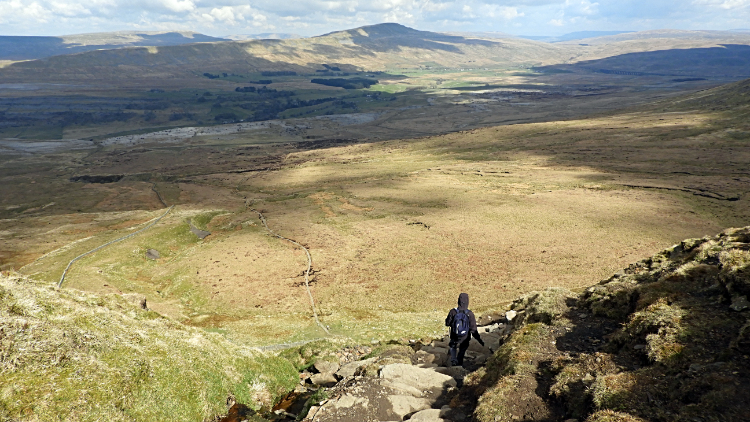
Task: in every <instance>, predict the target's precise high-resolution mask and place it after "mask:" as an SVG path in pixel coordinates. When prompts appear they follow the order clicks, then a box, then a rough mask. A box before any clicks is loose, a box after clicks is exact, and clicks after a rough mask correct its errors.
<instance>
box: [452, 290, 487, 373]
mask: <svg viewBox="0 0 750 422" xmlns="http://www.w3.org/2000/svg"><path fill="white" fill-rule="evenodd" d="M445 325H446V326H448V327H450V328H451V337H450V338H451V339H450V343H448V345H449V346H450V353H451V365H452V366H460V365H463V363H464V355H465V354H466V349H468V348H469V341H471V337H474V338H475V339H477V341H478V342H479V344H481V345H482V346H484V341H482V338H481V337H480V336H479V331H477V319H476V318H475V317H474V312H471V311H470V310H469V295H468V294H466V293H461V294H460V295H458V307H457V308H454V309H451V311H450V312H448V316H447V317H446V318H445Z"/></svg>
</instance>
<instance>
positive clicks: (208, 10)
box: [0, 0, 750, 35]
mask: <svg viewBox="0 0 750 422" xmlns="http://www.w3.org/2000/svg"><path fill="white" fill-rule="evenodd" d="M749 21H750V0H686V1H684V2H678V1H674V0H380V1H372V0H293V1H288V0H287V1H284V0H252V1H250V0H0V25H2V27H1V28H0V30H1V31H2V32H3V33H5V34H23V35H57V34H66V33H81V32H95V31H114V30H135V29H137V30H148V29H170V28H179V29H192V30H196V31H199V32H204V33H207V34H209V35H226V34H227V33H228V32H227V31H231V32H237V33H248V32H247V31H256V30H257V32H265V31H263V29H268V30H271V29H272V30H273V31H275V32H300V33H302V34H306V35H316V34H321V33H325V32H330V31H333V30H339V29H349V28H353V27H357V26H362V25H368V24H376V23H380V22H399V23H402V24H405V25H409V26H412V27H415V28H417V29H423V30H438V31H510V30H512V31H513V32H514V33H523V34H529V35H557V34H561V33H563V32H572V31H581V30H612V29H621V30H631V29H635V30H640V29H658V28H664V27H669V28H677V29H679V28H684V29H699V28H702V29H729V28H737V27H747V26H748V25H747V23H746V22H749ZM227 28H232V29H231V30H228V29H227Z"/></svg>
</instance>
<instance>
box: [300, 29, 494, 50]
mask: <svg viewBox="0 0 750 422" xmlns="http://www.w3.org/2000/svg"><path fill="white" fill-rule="evenodd" d="M363 30H364V31H363V32H360V31H358V30H350V31H346V32H347V33H348V34H349V35H350V37H351V42H352V43H353V44H354V45H356V46H358V47H361V50H362V51H361V54H365V55H374V53H386V52H398V51H401V50H402V49H403V48H420V49H425V50H430V51H445V52H449V53H455V54H464V53H463V51H461V49H460V48H459V47H457V46H456V45H454V44H460V45H473V46H482V47H498V46H501V45H502V44H503V43H502V42H500V41H487V40H478V39H468V38H464V37H461V36H455V35H446V34H439V33H435V32H428V31H418V30H415V29H411V28H407V27H405V26H402V25H398V24H380V25H374V26H370V27H364V28H363ZM328 35H330V34H328ZM325 36H326V35H323V37H325ZM315 50H316V52H319V53H321V54H323V53H324V54H337V55H342V52H341V51H340V49H339V48H326V46H322V45H317V46H316V47H315ZM370 51H371V52H370ZM343 54H344V55H345V54H346V52H344V53H343Z"/></svg>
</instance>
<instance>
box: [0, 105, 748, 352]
mask: <svg viewBox="0 0 750 422" xmlns="http://www.w3.org/2000/svg"><path fill="white" fill-rule="evenodd" d="M736 125H737V123H736V122H734V121H731V120H727V119H726V116H725V115H722V114H718V113H714V114H706V113H697V112H686V111H683V112H679V113H675V112H656V113H655V112H649V113H637V112H634V113H629V114H619V115H614V116H605V117H600V118H592V119H587V120H576V121H560V122H550V123H536V124H528V125H516V126H506V127H493V128H485V129H478V130H472V131H466V132H459V133H451V134H447V135H442V136H436V137H426V138H419V139H411V140H395V141H386V142H379V143H365V144H356V145H349V146H342V147H335V148H327V149H319V150H311V151H301V152H296V151H292V150H290V149H288V148H287V147H283V146H282V147H275V148H277V149H274V147H264V149H260V150H258V151H257V152H255V153H254V154H255V156H256V158H257V159H258V160H261V162H265V161H269V160H271V161H273V162H276V163H277V166H278V170H275V171H264V172H250V173H240V174H232V173H223V172H222V170H223V169H226V168H231V167H232V165H233V164H232V163H237V164H239V165H241V166H246V164H242V163H244V161H237V160H245V158H237V160H235V161H232V160H233V158H232V157H233V155H232V154H231V149H230V150H226V153H222V155H221V157H222V160H223V161H221V162H218V163H217V164H216V165H217V166H218V168H217V169H216V171H217V173H215V174H207V175H205V176H193V177H188V178H185V179H183V180H182V182H190V183H179V184H177V185H176V186H178V187H179V195H178V194H177V193H172V196H173V197H174V198H178V199H177V200H178V201H180V202H181V203H183V204H186V205H184V206H180V207H178V208H177V211H178V215H181V217H173V218H170V219H167V220H165V221H164V223H163V225H164V226H163V228H161V229H158V230H156V232H154V234H153V236H151V235H146V236H145V237H143V238H136V239H133V240H131V241H128V242H125V243H123V244H122V245H118V246H113V248H112V249H110V250H108V252H107V253H105V254H100V255H97V256H94V257H91V258H87V260H84V262H81V265H80V266H77V267H76V268H74V270H73V273H72V274H71V277H70V281H69V282H70V283H71V284H70V285H71V286H77V287H81V288H85V289H89V290H95V291H101V290H102V289H103V287H102V286H104V285H106V286H107V288H116V289H120V290H122V291H129V290H135V291H140V292H142V293H144V294H147V295H148V296H149V297H150V300H151V303H154V306H160V305H159V304H160V303H161V304H162V305H161V306H163V307H162V308H161V309H163V310H164V312H167V313H170V314H172V315H174V316H177V317H179V318H183V319H185V320H188V319H189V320H190V321H192V322H193V323H195V324H200V325H203V326H214V327H220V328H223V329H227V330H229V332H231V333H234V334H235V335H237V336H239V337H242V338H245V339H252V341H255V342H260V343H265V342H271V341H274V340H276V337H277V334H279V335H281V336H282V337H288V338H297V337H300V336H306V335H308V334H310V335H313V336H314V335H317V334H315V329H314V327H313V328H311V326H310V321H309V319H308V315H309V304H308V302H307V299H306V297H305V293H304V289H303V288H302V287H300V282H301V280H302V278H301V276H300V274H301V271H302V269H303V268H304V263H305V257H304V254H302V253H301V252H300V251H297V250H295V249H294V248H293V247H291V246H290V245H287V244H284V243H283V242H281V241H279V240H276V239H272V238H269V237H267V236H266V235H265V233H264V232H263V231H262V230H260V227H259V226H258V225H257V222H256V220H255V217H254V214H252V213H249V212H246V211H245V208H244V204H245V202H246V201H254V202H252V203H253V207H255V208H257V209H259V210H261V211H263V213H264V214H265V215H266V217H267V218H268V221H269V224H270V225H271V227H272V229H274V230H275V231H277V232H279V233H280V234H283V235H284V236H287V237H290V238H293V239H296V240H298V241H300V242H302V243H304V244H305V245H307V246H308V247H309V248H310V250H311V252H312V254H313V265H314V269H315V270H316V271H317V272H316V274H315V277H314V281H313V287H312V289H313V293H314V295H315V297H316V300H317V301H318V304H319V306H320V310H321V312H322V317H323V320H324V322H325V323H326V324H328V325H331V327H332V328H333V329H334V332H338V333H340V334H347V335H354V336H358V337H364V338H384V337H387V336H389V335H391V336H402V335H403V336H420V335H426V334H428V333H435V332H439V331H441V330H442V321H441V319H442V317H441V315H442V313H443V312H444V310H445V309H447V308H449V307H451V306H453V305H454V301H455V298H456V297H457V295H458V293H460V292H462V291H465V292H467V293H469V294H470V296H471V297H472V307H473V308H474V309H477V310H479V311H480V312H481V311H484V310H491V309H497V308H503V307H504V306H505V304H506V303H508V302H509V301H511V300H512V299H513V298H515V297H517V296H518V295H519V294H521V293H525V292H529V291H533V290H540V289H544V288H547V287H552V286H562V287H566V288H569V289H580V288H582V287H585V286H588V285H591V284H592V283H595V282H597V281H598V280H601V279H603V278H605V277H607V276H608V275H609V274H611V273H612V272H614V271H615V270H616V269H618V268H621V267H624V266H626V265H627V264H628V263H630V262H633V261H636V260H637V259H639V258H640V257H643V256H648V255H652V254H653V253H655V252H656V251H657V250H659V249H661V248H663V247H665V246H667V245H669V244H672V243H674V242H676V241H679V240H680V239H683V238H687V237H696V236H703V235H706V234H709V233H713V232H717V231H719V230H720V229H721V228H722V227H724V226H728V225H742V224H743V222H745V221H747V220H748V219H749V218H750V213H749V212H748V209H750V207H747V206H746V205H747V198H746V197H745V196H744V195H745V192H744V189H745V188H746V183H745V182H746V177H745V176H742V175H741V172H742V171H743V169H744V168H746V163H748V162H750V151H748V149H747V146H746V145H745V144H744V143H743V142H742V141H741V140H737V139H734V138H732V137H728V136H726V135H725V134H726V130H727V128H728V127H736ZM240 136H244V137H245V138H240V139H236V140H234V141H232V144H233V145H238V144H242V143H252V142H253V138H251V137H248V135H240ZM201 151H202V150H201V149H188V150H185V151H183V152H184V154H182V153H179V154H182V155H180V156H179V157H177V156H176V157H175V159H177V160H178V161H177V162H176V163H178V164H179V167H174V168H181V169H190V168H195V166H196V163H197V162H199V160H200V158H199V157H200V156H199V155H196V154H200V152H201ZM166 153H167V152H162V153H161V154H166ZM172 154H178V152H177V151H176V150H175V151H174V152H172ZM274 154H275V155H274ZM282 154H283V155H282ZM107 157H108V156H107V155H106V154H99V155H97V156H96V160H97V161H96V163H97V166H98V167H97V168H98V171H99V172H102V173H105V174H106V172H108V171H110V170H118V169H119V170H122V169H124V167H122V166H123V164H122V163H115V162H113V163H109V162H108V161H107V159H108V158H107ZM264 157H265V158H264ZM269 157H278V158H269ZM263 160H265V161H263ZM173 164H174V163H173ZM153 165H155V164H154V162H151V163H150V164H149V163H148V162H143V163H142V164H141V166H142V167H143V170H146V169H147V168H149V167H148V166H153ZM241 168H242V167H241ZM733 175H736V177H735V176H733ZM141 186H142V189H143V192H147V190H146V187H147V185H146V184H145V183H143V184H141ZM638 186H642V188H639V187H638ZM87 189H92V190H95V191H97V192H100V194H103V193H106V194H107V195H108V197H109V198H110V199H107V200H100V201H99V205H98V206H97V207H98V208H97V211H100V213H99V214H97V215H98V217H97V218H99V219H105V220H106V219H110V218H111V217H108V215H110V214H108V213H104V212H101V211H105V209H101V208H102V207H104V206H105V205H108V204H112V206H113V207H115V208H116V207H117V204H118V203H119V204H121V205H120V206H123V205H122V204H124V203H125V202H126V200H127V198H137V196H134V195H135V192H136V191H132V192H133V193H132V194H127V192H128V191H127V190H123V191H121V192H120V191H119V190H118V189H119V187H118V185H103V186H87ZM116 193H118V196H112V195H114V194H116ZM697 194H698V195H697ZM705 194H709V196H712V197H706V196H699V195H705ZM128 195H130V196H128ZM733 197H735V198H739V200H737V201H726V200H721V198H733ZM105 198H107V197H105ZM118 198H119V199H118ZM146 198H147V196H143V199H139V200H140V201H141V203H143V202H144V201H146ZM150 200H152V201H153V200H155V196H153V195H152V196H151V197H150ZM117 201H120V202H117ZM188 204H189V205H188ZM180 210H182V211H181V212H182V214H179V212H180ZM209 210H217V212H219V211H220V212H221V213H223V215H221V216H219V217H215V220H214V221H212V222H211V223H210V224H209V226H210V227H209V230H211V231H212V232H213V233H214V234H212V235H211V236H210V237H209V238H207V239H206V240H205V241H203V242H197V241H194V240H190V241H189V240H188V239H187V238H185V239H184V241H179V242H173V243H169V242H168V241H167V239H168V238H169V236H174V235H176V233H181V232H180V230H182V229H181V228H180V227H182V228H186V227H187V226H186V225H185V224H184V221H185V218H187V217H188V215H190V214H191V213H193V214H195V213H198V212H202V211H209ZM112 215H114V214H112ZM34 218H36V220H33V219H32V220H26V221H28V222H29V223H31V225H32V226H38V225H39V224H44V223H45V222H50V223H54V222H55V221H59V220H54V219H52V220H50V219H49V218H51V217H34ZM45 218H47V220H45ZM66 218H67V217H66ZM19 221H20V220H7V221H6V222H5V223H4V224H5V226H4V227H6V229H5V230H9V231H15V232H18V233H22V232H23V231H24V229H23V228H22V227H20V226H19V225H18V222H19ZM56 224H59V223H56ZM86 227H89V228H88V229H87V228H86ZM81 230H83V231H81V232H80V235H81V236H83V235H84V234H86V235H91V234H95V233H96V232H87V231H86V230H89V231H90V230H91V225H90V224H89V226H86V224H84V225H83V226H81ZM169 233H173V234H172V235H170V234H169ZM26 239H27V243H28V240H29V238H26ZM68 239H71V238H68ZM99 240H103V237H101V236H97V237H96V238H95V239H92V240H91V241H89V242H88V243H87V245H90V244H93V243H96V242H98V241H99ZM159 242H162V243H161V244H160V243H159ZM164 242H166V243H164ZM10 243H11V244H13V242H10ZM102 243H103V242H102ZM165 245H167V246H166V250H165ZM36 247H37V248H38V249H37V250H40V251H46V250H48V249H45V247H44V246H43V245H40V246H36ZM146 248H156V249H159V248H161V252H162V253H163V254H166V255H168V256H167V257H166V258H164V259H162V260H160V261H158V262H150V261H148V260H147V259H146V258H145V257H144V256H143V253H144V252H145V249H146ZM50 249H51V248H50ZM73 249H75V248H73ZM73 249H72V250H71V251H70V253H69V255H72V254H73V252H76V251H78V250H79V249H80V251H81V252H83V251H84V250H85V249H84V248H83V245H81V247H80V248H79V249H75V250H73ZM79 253H80V252H79ZM65 256H67V255H65ZM72 256H75V255H72ZM63 258H64V256H62V255H61V256H60V258H59V259H57V260H46V259H45V260H42V261H40V262H39V263H38V264H35V265H33V266H29V267H26V271H28V272H29V273H34V272H38V273H39V275H40V276H41V277H42V278H46V279H49V280H53V279H54V278H55V277H56V276H57V274H59V271H60V270H61V268H62V267H61V266H62V265H63V262H64V259H63ZM28 259H29V258H26V260H27V261H28ZM268 317H271V318H272V319H273V320H274V321H276V320H278V321H281V322H279V323H278V324H277V325H276V327H278V328H277V330H278V333H275V334H272V333H269V332H268V331H269V330H268V328H265V327H267V326H268V325H267V324H265V323H264V321H266V319H265V318H268ZM384 320H390V321H392V323H389V322H386V323H383V322H382V321H384ZM375 321H378V322H377V325H378V326H376V327H373V326H371V325H372V324H373V322H375ZM381 324H382V325H381ZM390 330H394V332H390Z"/></svg>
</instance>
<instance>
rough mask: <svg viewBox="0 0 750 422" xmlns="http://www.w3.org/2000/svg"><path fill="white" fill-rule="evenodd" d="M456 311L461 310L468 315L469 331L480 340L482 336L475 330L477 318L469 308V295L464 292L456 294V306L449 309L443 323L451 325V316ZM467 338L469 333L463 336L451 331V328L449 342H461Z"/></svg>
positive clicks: (453, 315) (454, 314) (452, 316)
mask: <svg viewBox="0 0 750 422" xmlns="http://www.w3.org/2000/svg"><path fill="white" fill-rule="evenodd" d="M458 311H463V312H465V313H466V315H468V316H469V333H470V334H471V335H472V336H473V337H474V338H475V339H477V341H480V342H481V341H482V338H481V337H480V336H479V331H477V319H476V317H474V312H471V311H470V310H469V295H468V294H466V293H461V294H460V295H458V308H454V309H451V311H450V312H448V316H447V317H446V318H445V325H446V326H448V327H452V326H453V318H455V316H456V314H457V313H458ZM468 340H469V334H466V335H464V336H458V335H456V334H454V333H453V330H452V329H451V342H455V343H463V342H464V341H468Z"/></svg>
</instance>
